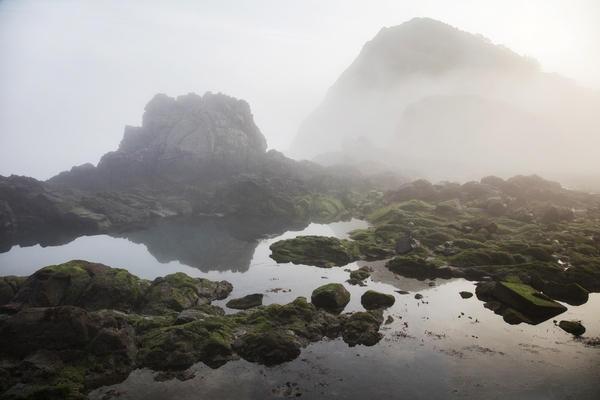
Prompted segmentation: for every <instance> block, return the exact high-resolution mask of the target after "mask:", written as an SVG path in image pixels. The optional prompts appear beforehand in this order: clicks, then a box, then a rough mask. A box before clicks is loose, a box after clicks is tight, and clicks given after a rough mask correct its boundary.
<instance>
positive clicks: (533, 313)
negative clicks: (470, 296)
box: [492, 282, 567, 322]
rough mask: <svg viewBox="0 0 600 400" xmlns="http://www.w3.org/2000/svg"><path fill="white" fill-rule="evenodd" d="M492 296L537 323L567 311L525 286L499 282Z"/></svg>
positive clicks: (560, 305)
mask: <svg viewBox="0 0 600 400" xmlns="http://www.w3.org/2000/svg"><path fill="white" fill-rule="evenodd" d="M492 295H493V296H494V297H495V298H496V299H498V300H500V301H501V302H502V303H504V304H506V305H508V306H509V307H511V308H514V309H515V310H516V311H519V312H521V313H522V314H524V315H525V316H526V317H528V318H530V319H532V320H534V319H535V320H536V321H537V322H541V321H544V320H546V319H548V318H552V317H554V316H556V315H558V314H561V313H563V312H565V311H566V310H567V308H566V307H565V306H563V305H562V304H560V303H557V302H556V301H554V300H552V299H551V298H550V297H548V296H546V295H545V294H542V293H540V292H538V291H537V290H535V289H534V288H532V287H531V286H528V285H524V284H519V283H509V282H497V283H496V285H495V287H494V290H493V292H492ZM534 322H535V321H534Z"/></svg>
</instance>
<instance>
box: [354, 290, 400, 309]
mask: <svg viewBox="0 0 600 400" xmlns="http://www.w3.org/2000/svg"><path fill="white" fill-rule="evenodd" d="M395 302H396V298H395V297H394V296H393V295H391V294H385V293H381V292H377V291H375V290H367V291H366V292H365V293H364V294H363V295H362V296H361V298H360V304H362V305H363V307H364V308H366V309H367V310H376V309H378V308H386V307H391V306H393V305H394V303H395Z"/></svg>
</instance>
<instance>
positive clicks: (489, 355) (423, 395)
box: [0, 218, 600, 400]
mask: <svg viewBox="0 0 600 400" xmlns="http://www.w3.org/2000/svg"><path fill="white" fill-rule="evenodd" d="M366 226H367V225H366V223H365V222H363V221H359V220H352V221H348V222H338V223H332V224H315V223H308V222H298V221H282V220H268V221H265V220H257V219H254V220H248V219H245V220H232V219H209V218H205V219H200V220H196V221H174V220H163V221H159V222H158V223H157V225H156V226H154V227H152V228H149V229H147V230H144V231H138V232H132V233H126V234H123V235H119V236H92V237H81V238H77V239H75V240H73V241H71V242H70V243H68V244H66V245H63V246H60V247H46V248H42V247H40V246H32V247H26V248H19V247H15V248H13V249H11V250H10V251H9V252H7V253H3V254H0V276H1V275H29V274H31V273H32V272H34V271H36V270H37V269H39V268H41V267H43V266H46V265H50V264H58V263H62V262H66V261H69V260H71V259H85V260H88V261H94V262H100V263H103V264H106V265H110V266H112V267H118V268H126V269H128V270H129V271H131V272H132V273H133V274H135V275H137V276H139V277H141V278H145V279H154V278H156V277H157V276H164V275H167V274H170V273H173V272H177V271H182V272H185V273H187V274H188V275H190V276H195V277H205V278H209V279H211V280H227V281H229V282H231V283H232V284H233V286H234V291H233V292H232V294H231V296H230V298H235V297H241V296H244V295H246V294H251V293H263V294H264V295H265V297H264V304H271V303H280V304H285V303H288V302H290V301H292V300H294V299H295V298H296V297H298V296H304V297H307V298H310V295H311V293H312V291H313V290H314V289H315V288H316V287H318V286H321V285H323V284H326V283H331V282H340V283H344V282H345V281H346V280H347V279H348V278H349V274H348V272H347V271H346V270H347V269H357V268H359V267H360V266H363V265H369V266H371V267H372V268H373V269H374V273H373V275H372V276H371V278H370V279H368V280H367V282H366V283H367V286H366V287H359V286H350V285H348V284H347V283H346V284H345V285H346V287H347V289H348V290H349V291H350V293H351V296H352V297H351V302H350V304H348V306H347V307H346V310H345V311H362V310H363V308H362V306H361V304H360V296H361V295H362V293H364V292H365V291H366V290H367V289H374V290H378V291H382V292H385V293H390V294H393V295H394V296H395V297H396V303H395V305H394V306H393V307H391V308H389V309H387V310H386V312H385V315H384V316H385V317H386V318H387V317H388V316H391V317H392V318H393V322H391V323H389V324H386V325H382V333H383V334H384V338H383V339H382V340H381V342H380V343H379V344H377V345H375V346H373V347H365V346H357V347H353V348H350V347H348V346H347V345H346V344H345V343H344V342H342V341H341V340H324V341H322V342H319V343H315V344H312V345H310V346H308V347H307V348H305V349H304V350H303V352H302V354H301V355H300V357H299V358H298V359H296V360H294V361H292V362H289V363H285V364H282V365H280V366H277V367H271V368H266V367H264V366H261V365H255V364H251V363H248V362H246V361H244V360H238V361H232V362H229V363H227V364H226V365H224V366H222V367H220V368H218V369H210V368H209V367H207V366H205V365H203V364H201V363H199V364H196V365H194V366H193V367H192V368H191V369H190V372H192V373H193V378H192V379H189V380H186V381H179V380H177V379H172V380H169V381H164V382H159V381H156V380H155V379H154V378H155V377H156V376H157V373H155V372H153V371H149V370H145V369H144V370H136V371H134V372H133V373H132V374H131V375H130V376H129V378H128V379H127V380H126V381H125V382H123V383H121V384H118V385H114V386H110V387H103V388H100V389H97V390H95V391H93V392H92V393H90V397H91V398H93V399H109V398H115V399H117V398H118V399H144V400H152V399H165V398H178V399H259V398H281V397H297V396H301V397H302V398H310V399H312V398H322V397H324V396H326V397H334V398H348V399H354V398H373V397H374V398H393V399H396V398H411V399H446V398H448V399H453V398H459V397H471V398H486V399H487V398H497V399H597V398H600V383H599V382H600V349H598V348H594V347H587V346H586V345H585V344H584V343H583V341H581V340H575V339H574V338H573V337H572V336H571V335H569V334H566V333H565V332H563V331H562V330H561V329H560V328H558V327H557V326H555V324H554V323H553V321H552V320H549V321H546V322H543V323H541V324H539V325H536V326H531V325H526V324H521V325H516V326H511V325H508V324H506V323H504V322H503V320H502V318H501V317H499V316H497V315H495V314H494V313H493V312H491V311H489V310H487V309H485V308H484V307H483V303H482V302H481V301H479V300H477V298H476V297H472V298H470V299H462V298H461V297H460V295H459V292H460V291H463V290H466V291H471V292H474V290H475V287H474V283H473V282H469V281H465V280H462V279H453V280H439V279H438V280H435V281H429V280H427V281H419V280H416V279H410V278H404V277H401V276H397V275H395V274H393V273H391V272H390V271H389V270H387V269H386V268H385V266H384V264H385V262H358V263H353V264H350V265H348V266H345V267H341V268H340V267H338V268H330V269H323V268H317V267H312V266H306V265H293V264H277V263H276V262H274V261H273V260H272V259H271V258H269V254H270V251H269V246H270V244H272V243H273V242H275V241H277V240H281V239H287V238H291V237H294V236H297V235H324V236H336V237H340V238H344V237H347V233H348V232H349V231H351V230H353V229H358V228H364V227H366ZM398 290H404V291H408V292H409V294H404V295H403V294H399V293H397V291H398ZM416 293H420V294H421V295H423V298H422V299H420V300H418V299H415V297H414V296H415V294H416ZM224 303H226V301H221V302H215V303H214V304H217V305H220V306H221V307H223V308H224V309H226V307H225V305H224ZM568 308H569V310H568V311H567V312H566V313H564V314H562V315H559V316H558V317H556V319H557V320H561V319H568V320H570V319H578V320H581V321H582V322H583V324H584V325H585V326H586V328H587V332H586V334H585V337H587V338H590V337H598V336H600V312H599V311H600V296H599V294H592V295H591V296H590V301H589V302H588V303H586V304H584V305H582V306H578V307H573V306H568ZM226 311H227V312H235V310H228V309H226ZM190 376H191V375H190Z"/></svg>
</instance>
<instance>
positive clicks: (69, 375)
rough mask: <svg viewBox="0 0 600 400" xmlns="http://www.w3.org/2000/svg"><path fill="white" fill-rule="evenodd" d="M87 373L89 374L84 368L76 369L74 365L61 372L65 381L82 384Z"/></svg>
mask: <svg viewBox="0 0 600 400" xmlns="http://www.w3.org/2000/svg"><path fill="white" fill-rule="evenodd" d="M86 373H87V370H86V368H85V367H82V366H78V367H75V366H73V365H67V366H66V367H64V368H63V369H62V371H61V372H60V376H61V377H63V378H65V379H68V380H70V381H71V382H73V383H76V384H82V383H83V381H84V378H85V375H86Z"/></svg>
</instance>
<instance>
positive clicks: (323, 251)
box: [269, 236, 360, 267]
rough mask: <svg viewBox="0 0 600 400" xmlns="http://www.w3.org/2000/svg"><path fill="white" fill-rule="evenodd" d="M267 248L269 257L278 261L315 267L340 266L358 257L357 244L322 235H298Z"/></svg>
mask: <svg viewBox="0 0 600 400" xmlns="http://www.w3.org/2000/svg"><path fill="white" fill-rule="evenodd" d="M269 249H270V250H271V252H272V254H271V255H270V257H271V258H272V259H274V260H275V261H277V262H278V263H287V262H290V261H291V262H293V263H294V264H307V265H315V266H317V267H331V266H334V265H336V266H341V265H346V264H349V263H351V262H353V261H356V260H357V259H358V258H359V255H360V253H359V251H358V248H357V246H356V245H355V244H354V243H353V242H350V241H348V240H340V239H337V238H334V237H323V236H298V237H296V238H294V239H287V240H280V241H278V242H275V243H273V244H272V245H271V246H270V247H269Z"/></svg>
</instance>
